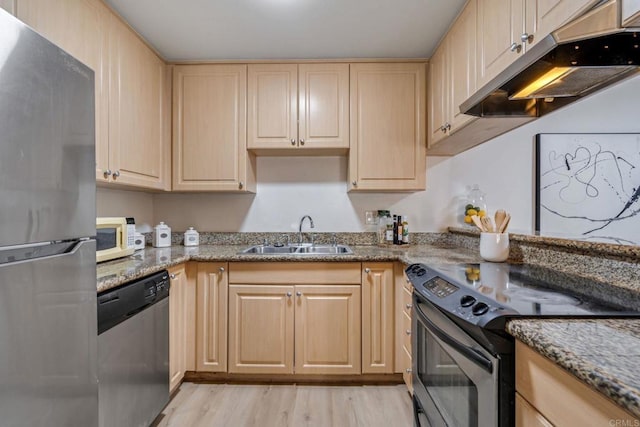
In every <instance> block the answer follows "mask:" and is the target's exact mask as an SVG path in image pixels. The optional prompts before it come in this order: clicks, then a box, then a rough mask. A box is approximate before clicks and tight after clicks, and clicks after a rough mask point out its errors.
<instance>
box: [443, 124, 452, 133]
mask: <svg viewBox="0 0 640 427" xmlns="http://www.w3.org/2000/svg"><path fill="white" fill-rule="evenodd" d="M444 129H445V131H447V132H448V131H450V130H451V124H450V123H445V124H444Z"/></svg>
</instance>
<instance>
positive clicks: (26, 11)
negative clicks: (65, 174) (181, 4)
mask: <svg viewBox="0 0 640 427" xmlns="http://www.w3.org/2000/svg"><path fill="white" fill-rule="evenodd" d="M11 3H12V1H10V0H9V1H6V0H5V1H4V3H3V4H11ZM13 3H17V4H16V6H17V9H18V15H17V16H18V18H20V19H21V20H22V21H23V22H24V23H26V24H27V25H29V26H30V27H32V28H33V29H35V30H36V31H38V32H39V33H40V34H42V35H43V36H45V37H46V38H48V39H49V40H50V41H52V42H53V43H55V44H57V45H58V46H60V47H62V48H63V49H64V50H66V51H67V52H69V53H70V54H71V55H73V56H74V57H76V58H77V59H79V60H80V61H82V62H83V63H84V64H85V65H87V66H88V67H90V68H91V69H92V70H93V72H94V79H95V101H96V121H95V127H96V179H98V180H103V179H104V175H103V174H104V171H105V170H107V169H108V162H109V141H108V139H109V129H108V126H109V94H108V90H109V69H108V40H107V31H108V28H107V23H108V20H109V17H110V15H111V11H109V10H108V9H107V8H106V7H105V6H104V5H103V4H102V2H100V1H98V0H63V1H57V2H55V4H54V3H53V2H51V1H49V0H17V1H16V2H13ZM14 10H15V9H14Z"/></svg>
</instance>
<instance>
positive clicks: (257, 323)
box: [229, 263, 361, 374]
mask: <svg viewBox="0 0 640 427" xmlns="http://www.w3.org/2000/svg"><path fill="white" fill-rule="evenodd" d="M229 280H230V282H231V284H230V285H229V372H230V373H251V374H278V373H279V374H293V373H295V374H359V373H360V372H361V312H360V304H361V298H360V264H359V263H350V264H346V263H291V264H288V263H287V264H284V263H269V264H265V263H237V264H236V263H233V264H232V265H230V279H229Z"/></svg>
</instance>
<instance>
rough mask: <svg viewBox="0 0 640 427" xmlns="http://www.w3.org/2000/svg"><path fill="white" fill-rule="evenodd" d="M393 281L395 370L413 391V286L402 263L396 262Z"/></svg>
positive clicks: (410, 390)
mask: <svg viewBox="0 0 640 427" xmlns="http://www.w3.org/2000/svg"><path fill="white" fill-rule="evenodd" d="M394 278H395V279H394V281H395V286H394V289H395V318H396V320H395V330H396V331H395V340H396V341H395V351H396V354H395V357H396V362H395V372H400V373H402V378H403V379H404V382H405V384H406V385H407V388H408V389H409V392H410V393H413V383H412V379H411V369H412V366H411V319H412V313H411V309H412V292H413V286H412V285H411V282H409V279H408V278H407V276H406V275H405V274H404V268H403V265H402V264H400V263H396V265H395V269H394Z"/></svg>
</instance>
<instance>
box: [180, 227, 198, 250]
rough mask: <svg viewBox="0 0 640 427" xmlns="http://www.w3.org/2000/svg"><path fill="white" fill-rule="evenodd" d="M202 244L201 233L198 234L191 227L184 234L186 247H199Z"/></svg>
mask: <svg viewBox="0 0 640 427" xmlns="http://www.w3.org/2000/svg"><path fill="white" fill-rule="evenodd" d="M199 244H200V233H198V232H197V231H196V230H195V229H194V228H193V227H189V229H188V230H187V231H185V232H184V245H185V246H198V245H199Z"/></svg>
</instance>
